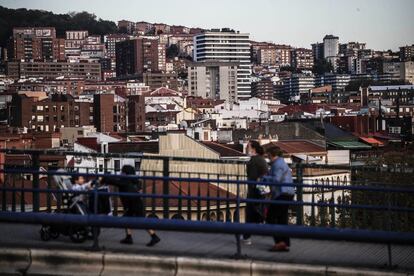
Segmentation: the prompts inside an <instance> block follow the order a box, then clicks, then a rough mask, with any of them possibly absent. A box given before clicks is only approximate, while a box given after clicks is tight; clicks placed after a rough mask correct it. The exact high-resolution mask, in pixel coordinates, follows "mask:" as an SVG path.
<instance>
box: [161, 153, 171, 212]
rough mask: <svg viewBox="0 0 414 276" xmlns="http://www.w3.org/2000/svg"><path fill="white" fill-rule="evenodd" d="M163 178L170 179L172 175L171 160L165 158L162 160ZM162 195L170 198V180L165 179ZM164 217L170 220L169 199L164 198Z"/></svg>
mask: <svg viewBox="0 0 414 276" xmlns="http://www.w3.org/2000/svg"><path fill="white" fill-rule="evenodd" d="M162 165H163V166H162V176H163V177H169V175H170V159H169V158H168V157H165V158H163V160H162ZM162 193H163V195H164V196H168V195H169V194H170V187H169V181H168V179H164V181H163V185H162ZM162 202H163V217H164V219H168V218H169V198H167V197H164V198H163V200H162Z"/></svg>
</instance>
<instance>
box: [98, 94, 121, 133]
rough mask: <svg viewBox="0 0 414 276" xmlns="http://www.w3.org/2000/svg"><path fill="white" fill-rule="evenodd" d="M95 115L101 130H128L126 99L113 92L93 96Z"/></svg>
mask: <svg viewBox="0 0 414 276" xmlns="http://www.w3.org/2000/svg"><path fill="white" fill-rule="evenodd" d="M93 105H94V108H93V112H94V113H93V116H94V122H95V127H96V129H97V130H98V131H99V132H124V131H125V130H126V108H125V99H124V98H122V97H121V96H118V95H116V94H112V93H104V94H95V95H94V96H93Z"/></svg>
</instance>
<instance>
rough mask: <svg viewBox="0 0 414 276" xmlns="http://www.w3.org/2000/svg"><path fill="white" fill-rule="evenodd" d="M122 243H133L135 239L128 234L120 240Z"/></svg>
mask: <svg viewBox="0 0 414 276" xmlns="http://www.w3.org/2000/svg"><path fill="white" fill-rule="evenodd" d="M120 243H123V244H133V243H134V241H133V240H132V237H131V236H126V237H125V239H122V240H121V241H120Z"/></svg>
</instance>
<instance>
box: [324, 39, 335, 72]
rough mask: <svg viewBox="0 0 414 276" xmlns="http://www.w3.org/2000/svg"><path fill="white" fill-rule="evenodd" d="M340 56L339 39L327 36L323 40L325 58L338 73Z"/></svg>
mask: <svg viewBox="0 0 414 276" xmlns="http://www.w3.org/2000/svg"><path fill="white" fill-rule="evenodd" d="M338 54H339V37H337V36H334V35H326V36H325V37H324V38H323V57H324V58H325V59H326V60H327V61H328V62H330V63H331V64H332V66H333V67H334V70H335V71H336V67H337V59H338Z"/></svg>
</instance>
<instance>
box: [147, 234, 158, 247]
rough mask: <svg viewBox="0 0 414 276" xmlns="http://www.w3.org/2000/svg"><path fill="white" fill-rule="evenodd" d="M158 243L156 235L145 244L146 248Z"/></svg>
mask: <svg viewBox="0 0 414 276" xmlns="http://www.w3.org/2000/svg"><path fill="white" fill-rule="evenodd" d="M160 241H161V239H160V238H159V237H158V236H157V235H154V236H151V240H150V242H149V243H147V246H148V247H151V246H154V245H156V244H157V243H159V242H160Z"/></svg>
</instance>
